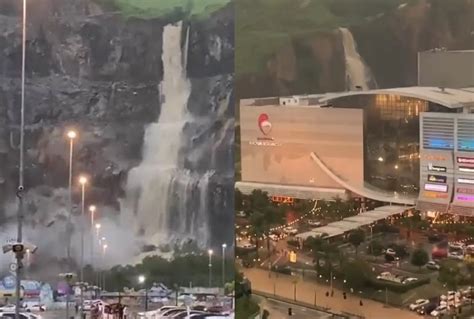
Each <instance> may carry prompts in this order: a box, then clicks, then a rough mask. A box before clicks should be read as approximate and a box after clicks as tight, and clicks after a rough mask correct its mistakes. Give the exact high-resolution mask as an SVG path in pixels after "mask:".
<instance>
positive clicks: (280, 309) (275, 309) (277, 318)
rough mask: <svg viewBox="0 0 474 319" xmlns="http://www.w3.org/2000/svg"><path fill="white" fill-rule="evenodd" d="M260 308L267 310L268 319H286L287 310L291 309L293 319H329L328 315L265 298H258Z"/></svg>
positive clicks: (287, 316)
mask: <svg viewBox="0 0 474 319" xmlns="http://www.w3.org/2000/svg"><path fill="white" fill-rule="evenodd" d="M260 300H261V301H260V303H259V305H260V308H261V309H264V310H268V311H269V312H270V318H272V319H288V318H289V317H290V316H289V315H288V309H289V308H291V310H292V316H291V317H293V318H298V319H323V318H324V319H326V318H331V315H330V314H327V313H324V312H320V311H316V310H314V309H311V308H305V307H301V306H296V305H292V304H289V303H286V302H282V301H278V300H274V299H267V298H260Z"/></svg>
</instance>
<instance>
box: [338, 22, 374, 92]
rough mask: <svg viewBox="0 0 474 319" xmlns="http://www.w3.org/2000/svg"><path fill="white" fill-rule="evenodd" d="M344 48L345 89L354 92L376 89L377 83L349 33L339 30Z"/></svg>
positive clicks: (346, 30)
mask: <svg viewBox="0 0 474 319" xmlns="http://www.w3.org/2000/svg"><path fill="white" fill-rule="evenodd" d="M339 31H340V32H341V35H342V45H343V46H344V56H345V60H346V89H347V90H349V91H355V90H358V89H362V90H369V89H375V88H377V83H376V81H375V78H374V76H373V74H372V71H371V70H370V68H369V67H368V66H367V64H366V63H365V62H364V60H363V59H362V57H361V56H360V54H359V51H358V50H357V44H356V42H355V40H354V37H353V36H352V33H351V31H349V29H347V28H339Z"/></svg>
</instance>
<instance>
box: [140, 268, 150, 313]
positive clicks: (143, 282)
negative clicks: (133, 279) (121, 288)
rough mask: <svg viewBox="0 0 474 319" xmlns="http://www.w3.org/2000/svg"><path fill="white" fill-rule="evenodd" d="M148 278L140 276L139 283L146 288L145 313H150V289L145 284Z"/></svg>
mask: <svg viewBox="0 0 474 319" xmlns="http://www.w3.org/2000/svg"><path fill="white" fill-rule="evenodd" d="M145 281H146V278H145V276H143V275H140V276H138V283H139V284H140V285H143V288H145V312H146V311H148V288H147V287H146V284H145Z"/></svg>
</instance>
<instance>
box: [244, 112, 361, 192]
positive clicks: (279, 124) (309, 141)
mask: <svg viewBox="0 0 474 319" xmlns="http://www.w3.org/2000/svg"><path fill="white" fill-rule="evenodd" d="M240 124H241V127H240V128H241V133H240V134H241V157H242V158H241V160H242V162H241V163H242V181H245V182H257V183H268V184H279V185H293V186H306V187H326V188H339V189H340V188H342V187H341V185H338V184H337V183H336V182H335V181H333V180H332V179H331V178H330V177H329V176H328V175H327V174H326V173H325V172H323V171H322V170H321V169H320V168H319V167H318V165H317V164H316V163H315V162H314V161H313V159H312V158H311V156H310V155H311V153H312V152H314V153H315V154H317V155H318V156H319V157H320V158H321V159H322V161H323V162H324V164H325V165H326V167H328V168H329V169H330V170H331V171H333V172H334V173H336V174H337V175H338V176H340V177H342V178H343V179H344V180H346V181H348V182H350V183H355V184H359V185H360V184H362V183H363V180H364V172H363V165H364V160H363V158H364V152H363V111H362V110H360V109H334V108H318V107H311V106H241V108H240Z"/></svg>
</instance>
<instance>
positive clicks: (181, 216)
mask: <svg viewBox="0 0 474 319" xmlns="http://www.w3.org/2000/svg"><path fill="white" fill-rule="evenodd" d="M181 35H182V22H179V23H177V24H174V25H167V26H165V27H164V31H163V53H162V60H163V81H162V83H161V84H160V91H161V92H160V93H161V97H162V105H161V113H160V116H159V118H158V120H157V122H155V123H152V124H150V125H149V126H148V127H147V128H146V131H145V137H144V146H143V158H142V162H141V164H140V165H139V166H137V167H135V168H133V169H132V170H131V171H130V172H129V175H128V180H127V189H126V191H127V196H126V200H125V206H126V211H125V212H123V213H125V215H126V217H128V218H126V220H127V222H128V223H130V222H133V223H134V224H135V230H136V231H138V232H139V233H141V235H142V236H143V238H145V240H146V241H147V242H148V243H150V244H154V245H162V244H169V243H177V242H181V243H182V242H183V241H186V240H189V239H190V240H193V241H195V242H196V243H197V244H198V245H199V246H202V247H205V246H206V245H207V243H208V241H209V235H208V224H209V220H208V212H207V206H208V185H209V179H210V177H211V176H212V173H204V174H199V173H197V172H194V171H190V170H188V169H185V168H184V167H185V160H184V157H185V154H183V153H184V150H183V148H184V147H185V145H186V141H187V140H188V139H189V138H188V136H186V133H185V128H186V126H187V125H188V124H191V123H193V122H194V118H193V116H192V115H191V114H190V112H189V111H188V107H187V106H188V99H189V96H190V93H191V84H190V81H189V80H188V78H187V76H186V69H185V67H184V65H185V64H186V63H187V58H186V55H187V52H183V50H182V47H181ZM188 38H189V36H188V35H187V36H186V39H185V40H186V42H187V41H188ZM187 46H188V44H187V43H185V45H184V48H187ZM185 50H186V49H185Z"/></svg>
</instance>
